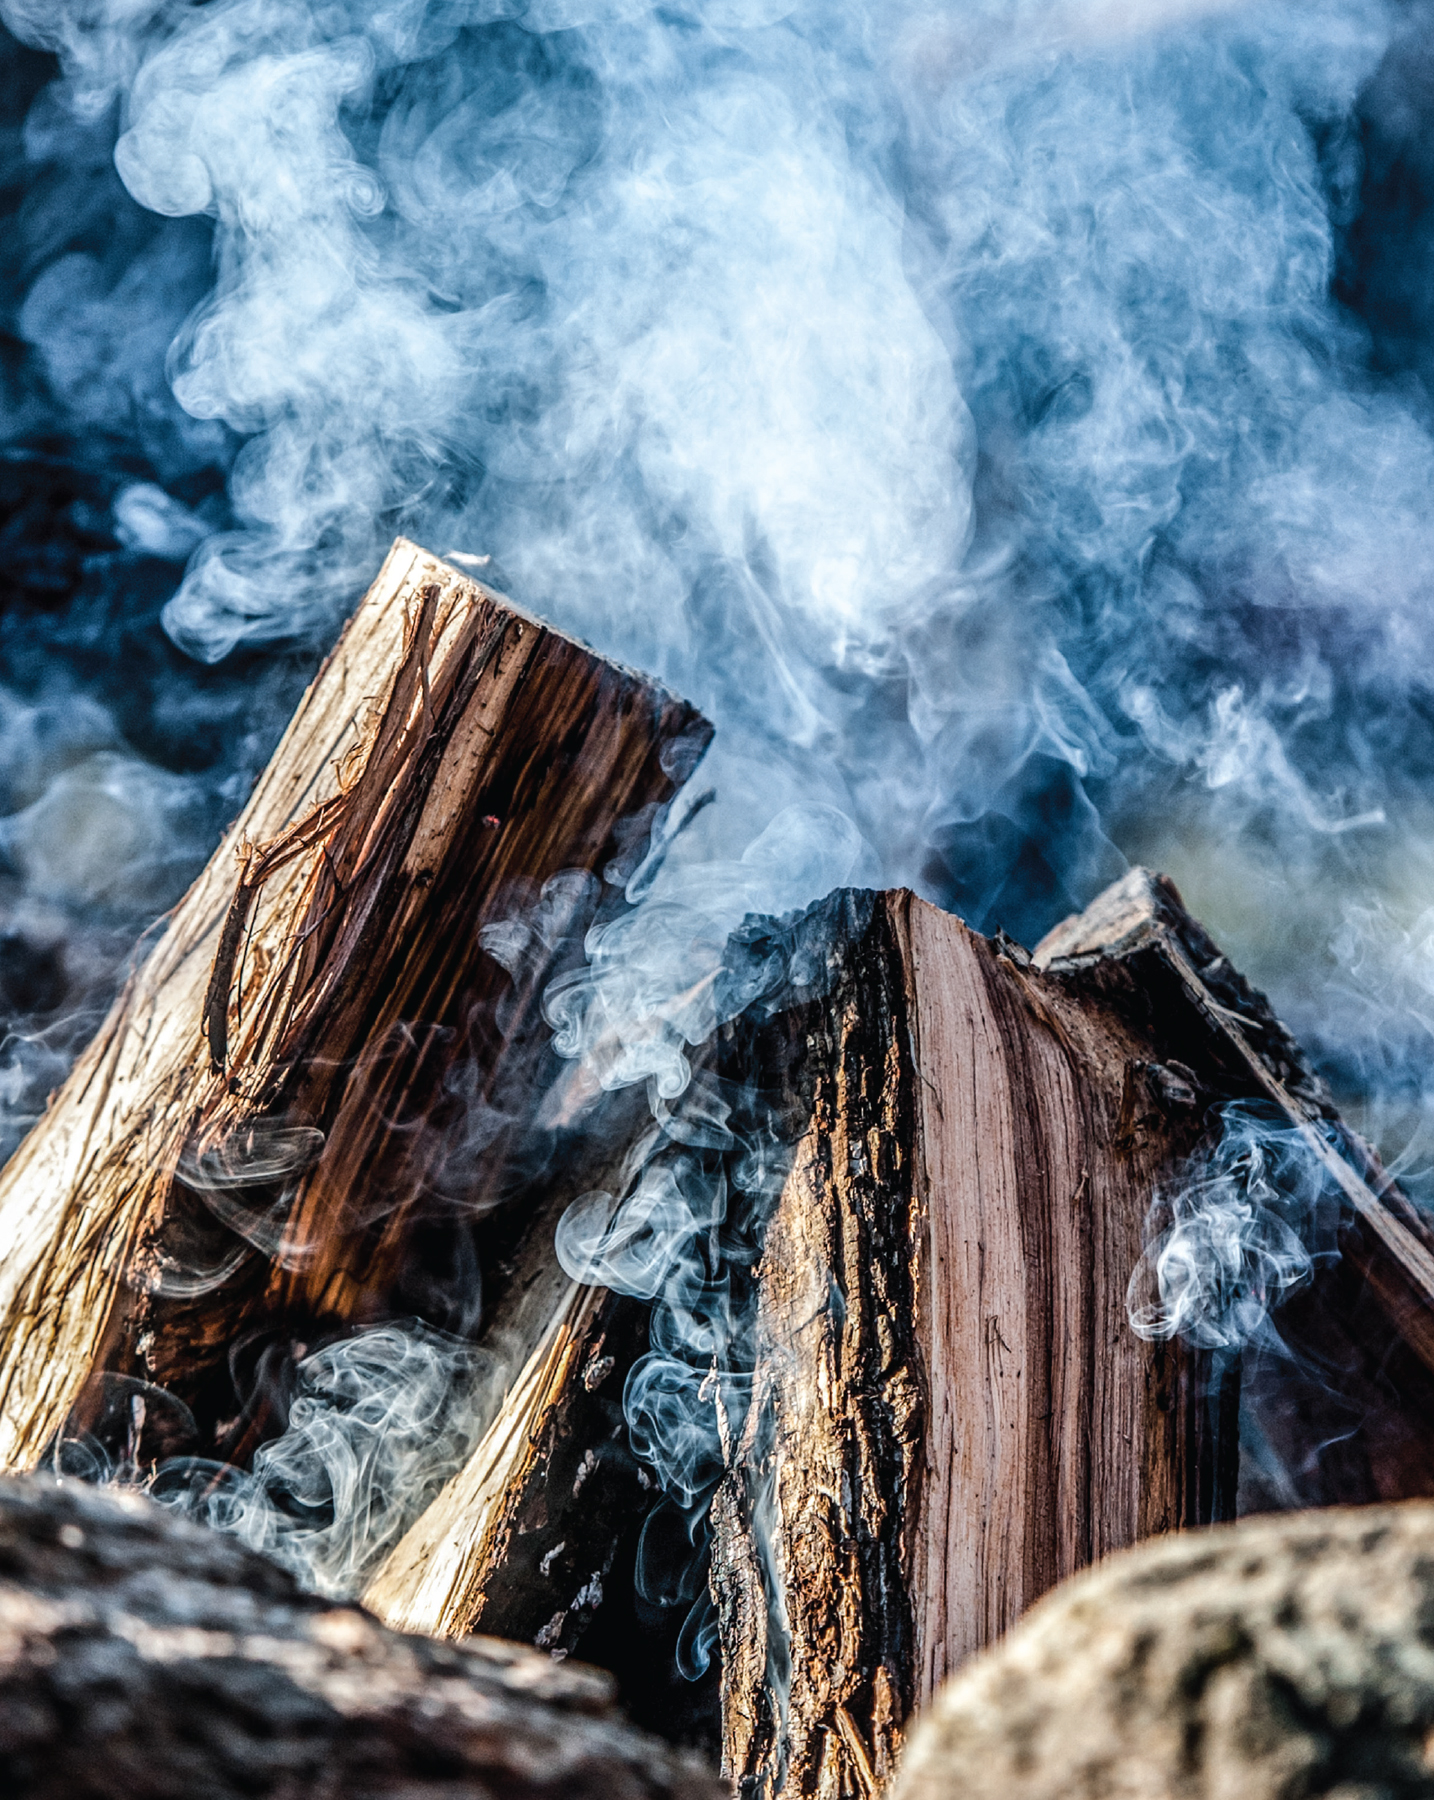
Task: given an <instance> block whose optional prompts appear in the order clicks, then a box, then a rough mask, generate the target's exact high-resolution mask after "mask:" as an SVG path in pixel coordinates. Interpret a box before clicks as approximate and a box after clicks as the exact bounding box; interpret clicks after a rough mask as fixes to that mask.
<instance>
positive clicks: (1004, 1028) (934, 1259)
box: [712, 871, 1434, 1800]
mask: <svg viewBox="0 0 1434 1800" xmlns="http://www.w3.org/2000/svg"><path fill="white" fill-rule="evenodd" d="M851 910H852V909H851V904H850V899H849V897H838V900H837V901H836V902H833V903H828V904H827V905H826V906H825V907H823V908H821V909H818V911H817V913H816V914H815V915H813V916H812V917H810V918H809V919H808V920H807V921H806V923H805V925H804V926H803V927H802V929H804V930H806V931H808V932H811V933H814V934H815V935H816V937H817V939H818V940H819V939H820V938H821V937H823V936H828V937H834V938H835V939H836V940H837V944H838V948H837V956H838V961H839V965H840V966H839V970H838V973H837V976H836V978H835V980H834V982H833V985H832V987H831V989H830V992H829V993H828V994H827V996H826V997H825V998H823V999H822V1000H821V1001H819V1002H817V1003H815V1004H814V1005H812V1006H811V1007H809V1008H808V1009H807V1010H806V1011H805V1012H804V1013H803V1014H801V1015H799V1016H795V1017H788V1018H787V1019H785V1020H782V1021H779V1022H778V1024H777V1026H776V1027H774V1028H766V1030H765V1035H763V1034H761V1033H759V1034H758V1036H757V1037H756V1039H754V1040H753V1041H751V1042H749V1043H746V1044H742V1045H736V1044H735V1043H734V1046H733V1050H734V1054H737V1055H739V1056H740V1057H741V1058H742V1059H743V1060H745V1061H747V1062H748V1063H749V1064H750V1063H751V1062H753V1060H756V1061H758V1062H761V1061H763V1060H764V1059H765V1061H766V1063H767V1064H768V1065H769V1066H770V1067H771V1068H772V1069H773V1070H774V1071H776V1077H775V1078H776V1079H778V1080H780V1081H785V1082H787V1083H788V1084H789V1085H790V1086H791V1087H792V1088H793V1089H795V1090H796V1091H798V1092H799V1094H800V1099H801V1105H800V1109H799V1110H800V1116H801V1117H802V1118H803V1119H804V1121H805V1124H804V1129H803V1130H802V1133H801V1139H800V1144H799V1147H798V1150H797V1153H796V1158H795V1161H794V1164H793V1167H792V1171H791V1174H790V1177H789V1179H788V1181H787V1183H786V1186H785V1189H784V1191H783V1193H782V1195H781V1198H780V1201H779V1203H778V1205H777V1208H776V1211H775V1213H774V1215H773V1217H772V1219H771V1222H770V1225H769V1227H768V1230H767V1235H766V1239H765V1244H764V1248H763V1254H762V1259H761V1264H760V1266H759V1269H758V1271H757V1286H758V1298H757V1321H758V1322H757V1342H756V1371H755V1376H754V1387H753V1392H754V1398H753V1403H752V1406H751V1408H750V1411H749V1412H748V1414H747V1417H746V1419H745V1421H743V1422H741V1423H740V1429H738V1425H737V1422H733V1423H732V1425H731V1427H730V1429H731V1432H732V1439H731V1441H732V1454H731V1456H730V1459H729V1463H730V1466H729V1470H728V1474H727V1476H726V1479H725V1481H724V1483H723V1485H722V1487H721V1489H720V1490H719V1492H718V1494H717V1497H716V1500H715V1502H714V1505H713V1509H712V1521H713V1528H714V1542H713V1550H712V1567H713V1575H712V1585H713V1593H714V1597H715V1599H716V1601H717V1605H718V1610H719V1615H720V1621H721V1640H722V1655H723V1697H722V1706H723V1724H722V1729H723V1739H724V1755H725V1765H724V1766H725V1768H726V1771H727V1772H728V1773H729V1774H730V1775H731V1776H732V1777H733V1778H734V1779H735V1780H736V1781H737V1784H738V1789H739V1792H740V1793H741V1794H743V1795H744V1796H747V1795H750V1796H757V1795H771V1794H775V1793H777V1792H782V1793H784V1794H789V1795H802V1796H818V1795H820V1796H823V1797H826V1796H831V1797H833V1800H835V1797H836V1796H866V1795H870V1794H874V1793H876V1792H878V1791H880V1789H881V1788H882V1787H883V1785H884V1784H885V1782H886V1780H887V1778H888V1776H889V1775H890V1773H891V1771H892V1769H893V1768H894V1766H895V1762H896V1758H897V1754H898V1751H899V1746H900V1743H901V1736H902V1727H903V1724H904V1722H905V1720H906V1719H907V1718H908V1717H909V1716H910V1714H911V1713H912V1712H913V1710H915V1709H918V1708H920V1707H922V1706H924V1705H925V1704H926V1703H927V1702H928V1701H929V1699H930V1698H931V1696H932V1694H933V1693H934V1692H935V1690H936V1688H937V1686H938V1685H939V1684H940V1682H941V1680H942V1679H943V1677H944V1676H945V1675H946V1674H947V1673H948V1671H950V1670H951V1669H953V1668H954V1667H955V1666H956V1665H957V1664H959V1663H960V1662H961V1661H962V1660H963V1659H964V1658H965V1657H966V1656H968V1655H969V1654H970V1653H971V1652H973V1651H975V1650H977V1649H979V1648H981V1647H982V1646H983V1645H985V1644H987V1643H989V1642H991V1641H992V1640H993V1639H995V1638H997V1637H998V1636H1000V1635H1001V1634H1002V1633H1003V1632H1004V1631H1005V1630H1006V1629H1007V1628H1008V1627H1009V1626H1010V1625H1011V1624H1013V1623H1014V1622H1015V1620H1016V1619H1017V1618H1018V1617H1019V1616H1020V1615H1021V1614H1022V1612H1023V1611H1024V1610H1025V1609H1026V1608H1027V1607H1028V1606H1030V1605H1031V1603H1032V1602H1033V1601H1035V1600H1036V1599H1037V1598H1039V1596H1040V1595H1041V1594H1042V1593H1044V1592H1045V1591H1046V1590H1047V1589H1048V1588H1050V1587H1051V1586H1052V1585H1053V1584H1054V1583H1055V1582H1057V1581H1059V1580H1061V1579H1062V1578H1063V1577H1065V1576H1067V1575H1069V1574H1071V1573H1073V1572H1074V1571H1075V1570H1077V1569H1079V1568H1081V1567H1083V1566H1084V1565H1086V1564H1087V1563H1090V1562H1092V1561H1095V1560H1098V1559H1099V1558H1101V1557H1103V1556H1105V1555H1107V1554H1108V1553H1110V1552H1111V1551H1113V1550H1117V1549H1120V1548H1122V1547H1123V1546H1125V1545H1128V1544H1131V1543H1133V1542H1135V1541H1136V1540H1138V1539H1141V1538H1144V1537H1148V1536H1151V1535H1154V1534H1157V1533H1162V1532H1168V1531H1171V1530H1175V1529H1177V1528H1180V1527H1183V1526H1189V1525H1196V1524H1202V1523H1205V1522H1208V1521H1212V1520H1216V1519H1220V1518H1224V1517H1229V1516H1231V1515H1232V1513H1233V1511H1234V1507H1235V1499H1236V1480H1237V1472H1238V1443H1237V1410H1236V1409H1237V1396H1238V1381H1239V1369H1238V1365H1237V1363H1235V1362H1232V1361H1230V1360H1229V1359H1226V1360H1224V1361H1223V1362H1222V1364H1221V1365H1219V1366H1218V1367H1217V1366H1215V1365H1214V1364H1212V1362H1211V1360H1210V1358H1209V1356H1208V1355H1207V1354H1205V1353H1202V1352H1198V1351H1195V1350H1192V1349H1190V1348H1189V1347H1187V1346H1185V1345H1182V1344H1180V1343H1179V1342H1175V1343H1168V1344H1159V1343H1145V1342H1142V1341H1141V1340H1140V1339H1138V1338H1137V1337H1136V1336H1135V1335H1134V1333H1133V1332H1132V1331H1131V1329H1130V1325H1129V1323H1128V1318H1127V1311H1126V1297H1127V1284H1128V1282H1129V1279H1130V1276H1131V1273H1132V1271H1133V1270H1134V1269H1135V1267H1136V1265H1137V1263H1138V1262H1139V1259H1140V1256H1141V1252H1142V1249H1143V1228H1144V1224H1145V1219H1146V1214H1147V1209H1148V1207H1149V1205H1150V1201H1151V1198H1152V1194H1153V1192H1154V1190H1155V1188H1156V1187H1157V1185H1158V1184H1160V1183H1161V1182H1162V1181H1165V1180H1167V1179H1168V1178H1170V1177H1171V1176H1173V1175H1175V1174H1176V1172H1177V1171H1178V1169H1179V1167H1180V1165H1181V1164H1182V1162H1183V1160H1184V1159H1185V1157H1186V1156H1187V1155H1188V1154H1189V1153H1190V1152H1191V1151H1192V1150H1193V1149H1194V1148H1195V1147H1196V1145H1197V1143H1199V1142H1200V1140H1201V1138H1202V1134H1204V1133H1205V1131H1206V1130H1207V1128H1208V1125H1209V1121H1210V1119H1211V1117H1212V1116H1217V1115H1212V1109H1213V1108H1215V1107H1217V1106H1218V1104H1219V1103H1220V1102H1223V1101H1227V1100H1232V1099H1240V1098H1249V1097H1251V1096H1255V1097H1261V1098H1264V1099H1267V1100H1273V1101H1275V1102H1277V1103H1278V1104H1279V1105H1280V1106H1281V1107H1282V1108H1283V1109H1284V1110H1285V1112H1286V1115H1287V1116H1288V1118H1289V1119H1290V1120H1291V1122H1292V1123H1294V1124H1296V1125H1298V1126H1301V1127H1304V1128H1308V1130H1309V1136H1310V1141H1311V1150H1312V1153H1315V1154H1318V1155H1320V1156H1321V1157H1322V1158H1327V1159H1330V1161H1331V1169H1330V1173H1331V1176H1332V1178H1333V1179H1334V1180H1336V1181H1337V1182H1339V1183H1340V1185H1341V1186H1342V1187H1343V1188H1344V1189H1345V1191H1346V1193H1347V1194H1348V1195H1350V1196H1351V1198H1352V1199H1353V1198H1354V1197H1355V1196H1356V1195H1357V1201H1356V1203H1355V1208H1354V1210H1355V1217H1356V1220H1357V1230H1358V1233H1359V1237H1358V1244H1359V1245H1361V1246H1363V1254H1364V1255H1365V1257H1366V1266H1367V1267H1368V1268H1370V1269H1371V1270H1373V1271H1374V1273H1373V1274H1372V1275H1371V1276H1370V1284H1371V1286H1372V1287H1377V1288H1378V1290H1379V1292H1380V1293H1382V1294H1385V1295H1387V1296H1389V1299H1388V1302H1387V1305H1386V1311H1385V1314H1384V1317H1385V1319H1386V1331H1387V1329H1388V1323H1387V1322H1388V1320H1389V1319H1390V1318H1391V1317H1392V1316H1393V1314H1394V1312H1397V1311H1398V1309H1399V1308H1400V1307H1401V1306H1402V1307H1404V1308H1405V1309H1406V1310H1407V1311H1408V1312H1409V1313H1411V1314H1413V1315H1416V1316H1419V1317H1423V1316H1426V1313H1425V1309H1427V1307H1428V1304H1429V1300H1430V1297H1431V1295H1434V1280H1431V1279H1430V1274H1431V1270H1434V1263H1431V1262H1430V1261H1429V1246H1428V1238H1427V1234H1426V1233H1425V1232H1424V1231H1423V1228H1422V1226H1421V1225H1420V1224H1419V1221H1418V1220H1417V1218H1416V1217H1414V1216H1413V1214H1412V1210H1411V1209H1409V1208H1408V1207H1407V1206H1406V1205H1405V1204H1404V1203H1403V1202H1402V1201H1401V1200H1400V1198H1399V1196H1398V1195H1397V1194H1396V1193H1394V1192H1393V1191H1392V1190H1390V1189H1389V1188H1388V1184H1387V1183H1384V1184H1382V1185H1381V1184H1379V1182H1378V1179H1377V1173H1376V1171H1375V1170H1374V1168H1373V1165H1372V1163H1370V1162H1366V1164H1365V1166H1363V1167H1360V1166H1357V1159H1356V1161H1355V1162H1350V1161H1346V1160H1345V1159H1343V1158H1341V1157H1339V1156H1338V1155H1336V1154H1335V1153H1334V1152H1333V1151H1332V1150H1331V1149H1330V1147H1329V1144H1328V1141H1327V1137H1326V1136H1325V1135H1322V1134H1321V1133H1319V1132H1318V1131H1316V1130H1315V1129H1314V1125H1313V1122H1314V1121H1315V1120H1317V1119H1319V1118H1321V1117H1328V1116H1329V1115H1330V1114H1331V1113H1332V1108H1331V1106H1330V1103H1329V1099H1328V1096H1327V1094H1326V1093H1325V1092H1324V1090H1323V1088H1322V1086H1321V1084H1320V1083H1319V1081H1318V1080H1317V1078H1316V1077H1315V1076H1314V1075H1313V1073H1312V1072H1311V1071H1310V1069H1309V1067H1308V1065H1307V1064H1306V1062H1305V1061H1304V1059H1303V1057H1302V1056H1301V1054H1300V1052H1299V1051H1298V1049H1297V1047H1296V1046H1295V1045H1294V1043H1293V1042H1292V1040H1291V1039H1290V1038H1289V1036H1288V1034H1287V1033H1286V1032H1285V1031H1284V1029H1283V1028H1282V1027H1281V1026H1280V1025H1279V1023H1278V1021H1277V1020H1276V1019H1275V1018H1274V1016H1273V1014H1272V1013H1271V1012H1270V1010H1269V1008H1268V1006H1267V1005H1266V1004H1265V1002H1264V1001H1263V999H1262V997H1261V996H1259V995H1257V994H1255V993H1254V992H1253V991H1252V990H1251V989H1250V988H1249V987H1248V986H1247V985H1246V984H1245V983H1244V982H1243V981H1242V980H1241V979H1240V978H1239V977H1238V975H1236V974H1235V973H1234V972H1233V971H1232V970H1231V969H1230V968H1229V965H1228V964H1227V963H1225V962H1224V959H1223V958H1221V957H1220V955H1219V952H1218V950H1217V949H1216V948H1215V946H1214V945H1213V944H1211V943H1210V941H1209V939H1208V938H1207V937H1206V936H1205V934H1204V933H1203V932H1202V931H1201V930H1200V928H1199V927H1198V926H1197V925H1195V923H1194V922H1193V921H1191V920H1190V919H1189V918H1188V917H1187V915H1186V914H1185V913H1184V910H1183V908H1182V907H1181V906H1180V903H1179V897H1178V895H1176V893H1175V891H1174V889H1173V888H1172V887H1171V886H1170V885H1169V883H1167V882H1164V881H1163V880H1161V879H1159V878H1156V877H1151V876H1149V875H1147V874H1146V873H1145V872H1144V871H1135V872H1134V873H1133V874H1132V875H1131V876H1130V877H1128V878H1127V879H1126V880H1125V881H1124V882H1123V883H1121V884H1119V886H1118V887H1117V888H1116V889H1114V890H1112V891H1111V892H1110V893H1108V894H1107V895H1105V896H1102V899H1101V901H1099V902H1097V905H1096V906H1095V907H1093V908H1092V909H1091V912H1090V913H1089V914H1087V915H1085V916H1083V917H1082V918H1081V919H1078V920H1070V921H1067V922H1066V924H1065V925H1064V926H1062V927H1060V928H1059V929H1058V930H1057V931H1056V932H1055V933H1053V934H1052V935H1051V937H1050V938H1048V939H1047V940H1046V942H1045V943H1044V944H1043V945H1042V946H1040V947H1039V949H1038V951H1037V954H1036V956H1035V957H1034V958H1032V957H1029V956H1028V955H1027V954H1026V953H1025V952H1024V951H1022V950H1021V949H1020V948H1019V947H1018V946H1016V945H1014V944H1012V943H1010V942H1009V941H1003V940H1000V939H997V940H995V941H992V940H987V939H983V938H980V937H978V936H976V935H975V934H974V933H972V932H970V931H968V930H967V928H966V927H965V926H964V925H962V924H961V922H960V921H959V920H957V919H955V918H953V917H951V916H949V915H947V914H944V913H941V912H939V911H938V910H937V909H936V908H934V907H931V906H928V905H926V904H925V903H924V902H921V901H919V900H916V899H914V898H913V897H912V896H910V895H909V894H888V895H882V896H877V897H876V899H875V902H874V905H873V907H872V908H871V911H870V914H869V922H868V923H867V924H866V926H865V928H864V929H863V930H861V931H859V932H855V933H850V934H847V935H846V936H845V938H844V939H843V933H842V931H841V929H840V927H839V926H838V925H837V924H836V921H837V920H838V919H839V918H843V917H850V915H851ZM1360 1154H1361V1155H1362V1154H1363V1153H1362V1152H1361V1153H1360ZM1336 1164H1337V1165H1338V1167H1335V1166H1333V1165H1336ZM1391 1309H1392V1310H1391ZM1411 1342H1413V1343H1415V1344H1416V1345H1417V1344H1419V1343H1422V1337H1421V1336H1420V1335H1419V1333H1418V1332H1412V1333H1411ZM1426 1480H1427V1476H1426Z"/></svg>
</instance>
